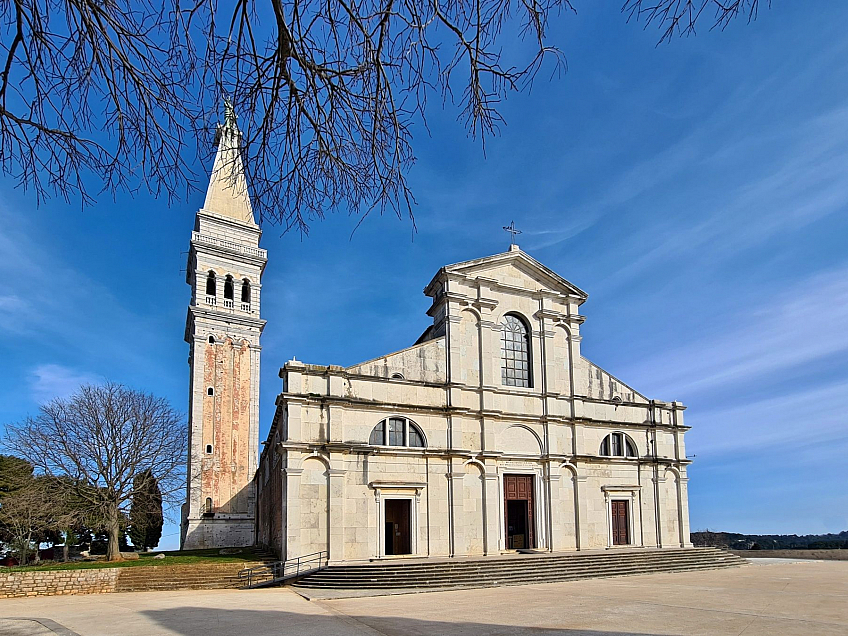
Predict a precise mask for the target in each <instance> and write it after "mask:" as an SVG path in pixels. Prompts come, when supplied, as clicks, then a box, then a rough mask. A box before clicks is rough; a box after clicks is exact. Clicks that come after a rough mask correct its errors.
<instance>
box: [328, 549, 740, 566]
mask: <svg viewBox="0 0 848 636" xmlns="http://www.w3.org/2000/svg"><path fill="white" fill-rule="evenodd" d="M693 555H701V556H710V557H715V556H718V555H721V556H725V557H727V558H736V557H735V555H732V554H729V553H725V552H722V551H715V552H712V551H710V552H708V551H705V550H704V549H703V548H694V549H688V550H686V549H681V550H668V551H659V550H652V551H649V552H627V553H622V552H614V553H602V554H579V553H576V554H573V555H556V554H550V555H539V556H527V557H509V558H497V557H485V558H483V557H481V558H479V559H458V560H445V561H432V562H405V561H393V562H375V563H371V564H339V565H332V566H330V567H331V568H333V569H337V570H344V571H356V570H368V569H372V568H392V567H397V568H403V569H404V570H408V569H411V568H431V569H433V568H443V567H446V566H451V567H462V566H479V565H491V564H509V565H513V564H515V563H522V564H529V563H533V562H534V561H545V562H548V563H551V562H559V561H562V562H573V561H581V560H597V559H603V560H605V561H613V560H624V561H630V560H633V559H659V560H666V559H669V558H674V557H675V556H682V557H686V558H690V557H692V556H693Z"/></svg>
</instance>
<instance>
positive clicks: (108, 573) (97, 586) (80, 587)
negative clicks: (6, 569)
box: [0, 568, 118, 598]
mask: <svg viewBox="0 0 848 636" xmlns="http://www.w3.org/2000/svg"><path fill="white" fill-rule="evenodd" d="M117 581H118V568H105V569H98V570H54V571H46V572H39V571H31V572H11V573H9V574H0V598H15V597H20V596H53V595H56V594H99V593H102V592H114V591H115V584H116V583H117Z"/></svg>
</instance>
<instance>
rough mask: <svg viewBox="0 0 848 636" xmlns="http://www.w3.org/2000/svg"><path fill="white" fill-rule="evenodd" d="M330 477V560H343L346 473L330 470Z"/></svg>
mask: <svg viewBox="0 0 848 636" xmlns="http://www.w3.org/2000/svg"><path fill="white" fill-rule="evenodd" d="M327 472H328V474H329V477H330V485H329V487H330V493H329V495H330V496H329V499H330V502H329V505H330V527H329V534H330V556H329V558H330V560H331V561H342V560H344V532H345V525H344V504H345V475H346V474H347V471H345V470H340V469H335V468H331V469H330V470H328V471H327Z"/></svg>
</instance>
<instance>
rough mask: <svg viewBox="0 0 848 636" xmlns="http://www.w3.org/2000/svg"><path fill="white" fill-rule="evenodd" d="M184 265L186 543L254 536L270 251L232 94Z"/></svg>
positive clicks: (238, 541) (217, 543)
mask: <svg viewBox="0 0 848 636" xmlns="http://www.w3.org/2000/svg"><path fill="white" fill-rule="evenodd" d="M224 113H225V116H224V123H223V125H221V126H219V127H218V133H217V138H216V144H217V152H216V154H215V163H214V165H213V168H212V176H211V178H210V180H209V188H208V190H207V191H206V201H205V202H204V204H203V207H202V208H201V209H200V210H199V211H198V212H197V216H196V217H195V222H194V231H193V232H192V234H191V247H190V250H189V254H188V266H187V268H186V282H187V283H188V284H189V285H191V303H190V304H189V307H188V317H187V319H186V330H185V339H186V342H188V344H189V359H188V361H189V367H190V369H191V371H190V385H189V386H190V389H189V390H190V398H189V418H188V430H189V437H188V468H187V473H186V502H185V503H184V504H183V507H182V524H181V527H180V546H181V548H182V549H186V550H192V549H199V548H219V547H220V548H223V547H239V546H249V545H253V542H254V532H255V531H254V514H255V513H254V508H255V505H254V504H255V501H254V499H255V494H254V492H253V474H254V472H255V471H256V462H257V456H258V445H259V352H260V346H259V337H260V335H261V334H262V329H263V328H264V326H265V321H264V320H261V319H260V317H259V301H260V291H261V285H260V280H261V278H262V271H263V270H264V269H265V263H266V262H267V254H266V252H265V250H263V249H260V248H259V237H260V236H261V234H262V232H261V230H260V229H259V226H257V224H256V222H255V220H254V218H253V209H252V208H251V205H250V196H249V194H248V190H247V181H246V179H245V175H244V165H243V162H242V156H241V133H240V132H239V129H238V126H237V125H236V116H235V113H234V112H233V108H232V105H231V104H230V103H229V102H225V104H224Z"/></svg>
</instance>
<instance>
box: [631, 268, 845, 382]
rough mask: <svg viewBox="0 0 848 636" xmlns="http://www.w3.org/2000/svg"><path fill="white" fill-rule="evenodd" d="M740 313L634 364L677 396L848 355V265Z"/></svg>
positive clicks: (737, 311)
mask: <svg viewBox="0 0 848 636" xmlns="http://www.w3.org/2000/svg"><path fill="white" fill-rule="evenodd" d="M736 313H737V315H735V316H734V317H733V321H732V323H730V324H729V325H728V326H729V329H726V330H725V331H723V332H718V333H716V332H709V333H703V334H702V337H700V338H698V339H695V340H694V341H693V342H692V343H691V344H689V345H687V346H685V347H682V348H679V349H676V350H669V351H667V352H662V353H659V354H657V355H656V356H654V357H652V359H650V360H649V361H647V362H646V363H644V364H641V363H640V364H638V365H634V366H637V368H634V369H633V370H632V372H633V373H634V374H637V375H640V376H646V378H647V377H650V382H651V384H653V385H654V386H657V387H663V389H662V390H663V392H664V393H670V394H671V396H672V397H674V396H682V395H687V394H688V395H692V394H694V393H707V392H711V391H715V390H717V389H720V388H723V387H725V388H726V387H727V385H730V384H735V385H739V384H743V383H747V382H751V381H752V380H753V379H756V378H761V377H763V376H767V375H770V374H775V373H778V372H781V371H785V370H786V369H789V368H793V367H798V366H800V365H807V364H812V363H814V362H815V361H816V360H819V359H822V358H825V357H827V356H832V355H834V354H839V353H846V355H848V329H846V325H848V268H839V269H836V270H832V271H826V272H822V273H818V274H816V275H814V276H812V277H811V278H808V279H806V280H803V281H801V282H799V283H796V284H795V285H793V286H791V287H789V288H788V289H786V290H785V291H783V292H782V293H780V294H777V295H776V296H773V297H771V298H770V299H769V301H768V302H767V303H765V304H762V305H760V306H751V305H750V304H745V305H743V306H740V307H738V308H737V309H736ZM725 324H726V323H725ZM648 369H650V371H648Z"/></svg>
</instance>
